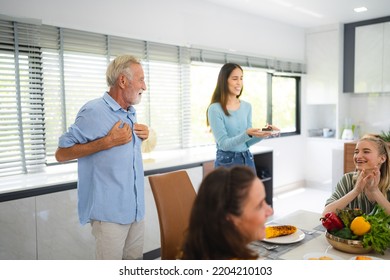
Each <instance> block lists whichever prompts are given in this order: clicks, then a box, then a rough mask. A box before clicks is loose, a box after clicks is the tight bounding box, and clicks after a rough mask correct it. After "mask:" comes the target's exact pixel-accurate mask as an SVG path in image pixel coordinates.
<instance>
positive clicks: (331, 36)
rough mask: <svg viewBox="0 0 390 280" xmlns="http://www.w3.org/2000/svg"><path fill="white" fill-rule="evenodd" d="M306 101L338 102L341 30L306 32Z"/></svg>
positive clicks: (308, 102)
mask: <svg viewBox="0 0 390 280" xmlns="http://www.w3.org/2000/svg"><path fill="white" fill-rule="evenodd" d="M306 62H307V75H306V84H307V85H306V92H307V93H306V102H307V104H336V103H337V97H338V92H339V31H338V29H337V28H331V29H329V30H319V31H317V30H316V31H313V32H308V33H307V34H306Z"/></svg>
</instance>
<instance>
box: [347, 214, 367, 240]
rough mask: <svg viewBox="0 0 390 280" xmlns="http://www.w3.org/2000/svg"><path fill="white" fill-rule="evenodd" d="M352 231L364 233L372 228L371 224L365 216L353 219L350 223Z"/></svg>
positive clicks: (359, 233)
mask: <svg viewBox="0 0 390 280" xmlns="http://www.w3.org/2000/svg"><path fill="white" fill-rule="evenodd" d="M350 229H351V231H352V232H353V233H354V234H356V235H359V236H361V235H364V234H366V233H367V232H369V231H370V229H371V224H370V223H369V222H367V220H366V219H365V218H364V217H363V216H359V217H356V218H355V219H353V221H352V222H351V225H350Z"/></svg>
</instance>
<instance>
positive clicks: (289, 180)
mask: <svg viewBox="0 0 390 280" xmlns="http://www.w3.org/2000/svg"><path fill="white" fill-rule="evenodd" d="M0 13H1V14H3V15H6V16H11V17H17V18H29V19H34V20H38V21H41V22H42V24H48V25H53V26H58V27H65V28H72V29H78V30H84V31H90V32H99V33H103V34H109V35H116V36H123V37H129V38H134V39H143V40H148V41H153V42H159V43H168V44H175V45H180V46H193V47H202V48H206V49H215V50H222V51H225V52H228V50H229V49H234V50H236V51H237V52H238V53H240V54H247V55H257V56H262V57H274V58H279V59H286V60H289V61H297V62H303V61H304V50H305V46H304V44H305V41H304V37H305V33H304V30H303V29H301V28H297V27H293V26H289V25H286V24H282V23H278V22H273V21H270V20H268V19H264V18H260V17H255V16H252V15H249V14H244V13H241V12H237V11H234V10H231V9H227V8H221V7H219V6H215V5H211V4H206V3H204V2H203V1H198V0H165V1H161V0H142V1H131V0H111V1H103V0H82V1H80V0H67V1H53V0H12V1H8V0H0ZM303 143H304V140H303V137H302V136H295V137H287V138H280V139H271V140H265V141H263V142H261V144H260V145H265V146H270V147H273V148H274V174H275V176H274V187H275V188H277V187H280V186H284V185H288V184H294V183H296V182H301V181H303V180H304V177H305V176H304V172H303V170H304V162H303V159H304V157H303V154H304V151H305V150H304V145H303ZM292 147H293V148H292Z"/></svg>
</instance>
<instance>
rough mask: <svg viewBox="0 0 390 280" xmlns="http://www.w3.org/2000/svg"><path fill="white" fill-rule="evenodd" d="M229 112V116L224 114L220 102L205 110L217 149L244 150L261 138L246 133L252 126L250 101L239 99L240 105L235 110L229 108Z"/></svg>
mask: <svg viewBox="0 0 390 280" xmlns="http://www.w3.org/2000/svg"><path fill="white" fill-rule="evenodd" d="M229 113H230V116H226V115H225V113H224V111H223V109H222V107H221V104H220V103H213V104H211V105H210V107H209V110H208V112H207V114H208V118H209V123H210V127H211V131H212V133H213V135H214V139H215V142H216V144H217V149H220V150H223V151H232V152H244V151H246V150H248V149H249V147H250V146H251V145H253V144H256V143H258V142H260V141H261V140H262V139H261V138H256V137H251V136H249V135H248V134H247V133H246V130H247V129H248V128H251V127H252V106H251V104H250V103H248V102H246V101H244V100H240V107H239V108H238V109H237V110H229Z"/></svg>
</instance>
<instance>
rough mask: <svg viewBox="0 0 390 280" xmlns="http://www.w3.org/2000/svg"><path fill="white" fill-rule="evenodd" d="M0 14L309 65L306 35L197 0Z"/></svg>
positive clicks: (38, 1)
mask: <svg viewBox="0 0 390 280" xmlns="http://www.w3.org/2000/svg"><path fill="white" fill-rule="evenodd" d="M0 13H1V14H4V15H7V16H14V17H20V18H32V19H37V20H41V21H42V23H43V24H48V25H54V26H59V27H66V28H73V29H78V30H84V31H91V32H99V33H104V34H109V35H117V36H124V37H130V38H135V39H141V40H148V41H154V42H159V43H168V44H176V45H180V46H195V47H196V46H201V47H205V48H206V47H207V48H211V49H213V48H215V49H223V50H229V49H234V50H236V51H237V52H240V53H241V52H242V53H245V54H257V55H263V56H267V57H278V58H288V59H289V60H294V61H303V59H304V53H303V51H304V41H303V38H304V31H303V29H301V28H297V27H292V26H289V25H286V24H281V23H277V22H273V21H270V20H267V19H262V18H259V17H255V16H252V15H249V14H244V13H239V12H237V11H234V10H231V9H227V8H221V7H219V6H215V5H212V4H209V3H205V2H203V1H197V0H190V1H189V0H185V1H182V0H165V1H160V0H142V1H129V0H112V1H103V0H83V1H77V0H67V1H52V0H32V1H31V0H13V1H7V0H0ZM286 46H288V48H287V47H286Z"/></svg>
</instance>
